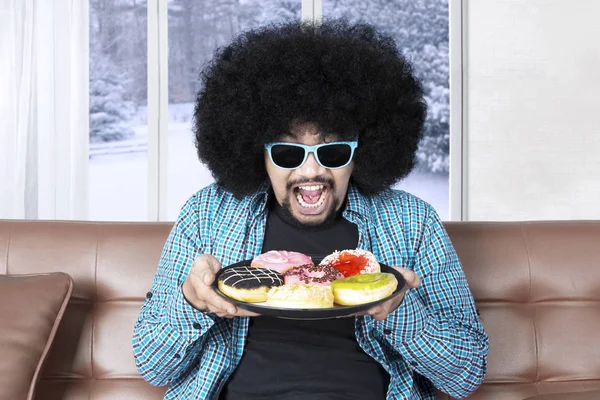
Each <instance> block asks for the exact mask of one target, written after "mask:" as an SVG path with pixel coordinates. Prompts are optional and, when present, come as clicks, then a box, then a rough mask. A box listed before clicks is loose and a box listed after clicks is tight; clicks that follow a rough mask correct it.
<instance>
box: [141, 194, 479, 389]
mask: <svg viewBox="0 0 600 400" xmlns="http://www.w3.org/2000/svg"><path fill="white" fill-rule="evenodd" d="M267 196H268V186H267V185H265V186H264V187H263V188H262V189H261V190H260V191H258V192H257V193H255V194H254V195H251V196H247V197H245V198H243V199H236V198H234V197H233V196H232V195H231V194H230V193H228V192H226V191H224V190H223V189H221V188H219V187H218V186H216V185H212V186H209V187H207V188H204V189H202V190H201V191H199V192H198V193H197V194H196V195H194V196H192V197H191V198H190V199H189V200H188V201H187V203H186V204H185V205H184V207H183V208H182V210H181V213H180V215H179V218H178V219H177V221H176V223H175V225H174V227H173V229H172V231H171V233H170V235H169V238H168V240H167V242H166V244H165V247H164V250H163V252H162V256H161V259H160V263H159V266H158V270H157V273H156V276H155V278H154V283H153V285H152V288H151V295H150V294H149V295H148V296H147V299H146V301H145V302H144V304H143V306H142V309H141V313H140V316H139V318H138V320H137V322H136V323H135V328H134V336H133V350H134V355H135V361H136V365H137V368H138V370H139V372H140V374H141V375H142V376H143V377H144V379H146V380H147V381H148V382H150V383H151V384H153V385H159V386H162V385H169V388H168V390H167V393H166V396H165V399H216V398H218V393H219V392H220V390H221V388H222V387H223V385H224V384H225V382H226V380H227V379H228V377H229V376H230V375H231V374H232V373H233V371H234V370H235V368H236V366H237V365H238V363H239V361H240V359H241V357H242V354H243V351H244V343H245V339H246V334H247V332H248V318H245V317H244V318H242V317H237V318H233V319H222V318H219V317H217V316H215V315H214V314H211V313H203V312H200V311H197V310H196V309H194V308H192V307H191V306H190V305H189V304H188V303H187V302H186V300H185V298H184V297H183V293H182V290H181V285H182V284H183V282H184V280H185V279H186V277H187V275H188V272H189V270H190V267H191V265H192V262H193V261H194V258H195V257H196V256H198V255H200V254H212V255H213V256H215V257H216V258H217V259H218V260H219V261H221V263H222V264H223V265H229V264H233V263H234V262H237V261H240V260H244V259H250V258H253V257H254V256H257V255H258V254H260V253H261V250H262V242H263V237H264V231H265V225H266V220H267ZM344 217H345V218H346V219H348V220H349V221H351V222H352V223H354V224H356V225H357V226H358V231H359V242H358V248H360V249H366V250H369V251H371V252H373V254H374V255H375V256H376V257H377V259H378V260H379V261H381V262H382V263H384V264H386V265H395V266H402V267H404V268H407V269H412V270H414V271H415V272H416V273H417V274H418V275H419V276H420V277H421V279H422V284H421V286H420V287H419V288H417V289H411V290H409V291H408V292H407V293H406V295H405V299H404V301H403V303H402V304H401V306H400V307H399V308H398V309H397V310H395V311H394V312H392V313H391V314H389V315H388V317H387V319H386V320H384V321H377V320H374V319H373V318H371V317H369V316H365V317H357V318H356V323H355V327H356V328H355V329H356V338H357V341H358V344H359V345H360V347H361V348H362V349H363V350H364V351H365V352H366V353H367V354H368V355H370V356H371V357H373V358H374V359H375V360H377V361H378V362H379V363H380V364H381V365H382V366H383V367H384V368H385V370H386V371H387V372H388V373H389V374H390V385H389V388H388V394H387V399H435V396H434V393H433V386H435V387H437V388H438V389H440V390H442V391H444V392H446V393H449V394H450V395H451V396H454V397H458V398H462V397H466V396H468V395H469V394H470V393H471V392H473V391H474V390H475V389H476V388H477V387H478V386H479V385H480V384H481V382H482V380H483V377H484V375H485V367H486V359H487V351H488V345H489V342H488V337H487V335H486V334H485V332H484V330H483V327H482V325H481V321H480V320H479V318H478V316H477V312H476V309H475V305H474V302H473V297H472V295H471V292H470V290H469V287H468V284H467V281H466V279H465V276H464V273H463V271H462V269H461V266H460V262H459V260H458V258H457V255H456V253H455V251H454V248H453V247H452V244H451V242H450V240H449V238H448V236H447V234H446V231H445V230H444V228H443V226H442V223H441V221H440V219H439V217H438V215H437V214H436V212H435V211H434V210H433V208H432V207H431V206H430V205H428V204H427V203H425V202H424V201H422V200H420V199H418V198H417V197H415V196H412V195H410V194H408V193H406V192H403V191H396V190H388V191H385V192H383V193H381V194H379V195H377V196H364V195H362V194H360V193H359V192H358V191H357V190H356V189H355V188H353V187H352V186H350V188H349V191H348V201H347V206H346V209H345V211H344ZM432 385H433V386H432Z"/></svg>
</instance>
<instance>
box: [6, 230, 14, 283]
mask: <svg viewBox="0 0 600 400" xmlns="http://www.w3.org/2000/svg"><path fill="white" fill-rule="evenodd" d="M13 225H14V224H9V225H8V243H6V264H4V265H6V275H9V273H8V254H9V253H10V242H11V241H12V233H13Z"/></svg>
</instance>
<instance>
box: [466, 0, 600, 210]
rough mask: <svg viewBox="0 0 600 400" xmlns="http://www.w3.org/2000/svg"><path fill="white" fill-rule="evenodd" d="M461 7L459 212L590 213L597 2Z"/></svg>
mask: <svg viewBox="0 0 600 400" xmlns="http://www.w3.org/2000/svg"><path fill="white" fill-rule="evenodd" d="M466 13H467V16H466V19H465V23H466V38H465V41H464V46H465V51H466V52H467V53H466V54H467V56H466V65H465V66H466V76H465V84H466V92H465V95H466V105H465V107H466V108H465V113H466V119H465V121H464V123H465V126H466V135H467V149H466V153H467V155H466V167H467V169H466V180H467V182H466V183H467V198H466V201H467V205H466V206H467V218H466V219H468V220H556V219H600V22H599V21H600V0H576V1H571V0H469V1H467V9H466Z"/></svg>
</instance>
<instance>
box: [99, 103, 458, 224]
mask: <svg viewBox="0 0 600 400" xmlns="http://www.w3.org/2000/svg"><path fill="white" fill-rule="evenodd" d="M169 112H170V115H169V119H170V121H169V139H168V160H167V162H168V180H167V184H168V193H169V195H168V205H167V209H168V216H169V219H170V220H174V219H175V218H176V217H177V214H178V212H179V209H180V208H181V206H182V205H183V203H184V202H185V201H186V200H187V198H189V196H190V195H192V194H193V193H194V192H196V191H197V190H198V189H200V188H202V187H204V186H206V185H208V184H210V183H212V182H213V180H212V177H211V175H210V172H209V171H208V170H207V169H206V168H205V167H204V166H203V165H202V164H200V162H199V161H198V159H197V157H196V149H195V147H194V144H193V140H192V133H191V131H190V124H189V122H186V121H189V118H190V113H191V108H190V106H189V105H172V106H171V107H170V110H169ZM131 122H132V124H135V126H134V129H135V131H136V134H137V138H139V139H143V138H145V135H146V126H145V123H146V121H145V118H144V114H143V113H140V114H138V116H136V118H135V119H134V120H132V121H131ZM89 185H90V188H89V190H90V192H89V194H90V209H89V211H90V219H91V220H97V221H146V220H147V219H148V215H147V213H148V211H147V210H148V208H147V205H148V203H147V198H148V185H147V156H146V153H145V152H138V153H127V154H109V155H102V156H96V157H93V158H92V159H91V160H90V164H89ZM397 187H398V188H400V189H403V190H406V191H408V192H410V193H412V194H414V195H416V196H419V197H420V198H422V199H423V200H425V201H427V202H429V203H430V204H431V205H432V206H433V207H435V209H436V210H437V212H438V213H439V214H440V216H441V218H442V219H443V220H447V219H448V216H449V215H448V206H449V197H448V177H447V176H439V175H432V174H427V173H413V174H411V175H410V176H409V177H407V178H406V179H405V180H404V181H402V182H401V183H400V184H399V185H398V186H397Z"/></svg>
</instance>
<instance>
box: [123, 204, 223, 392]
mask: <svg viewBox="0 0 600 400" xmlns="http://www.w3.org/2000/svg"><path fill="white" fill-rule="evenodd" d="M195 200H196V199H195V197H192V198H191V199H190V200H189V201H188V202H187V203H186V204H185V205H184V207H183V208H182V211H181V213H180V215H179V218H178V219H177V221H176V222H175V225H174V226H173V229H172V230H171V233H170V235H169V237H168V239H167V242H166V244H165V246H164V249H163V252H162V255H161V258H160V261H159V265H158V270H157V272H156V275H155V277H154V282H153V284H152V288H151V290H150V292H148V294H147V295H146V300H145V301H144V304H143V305H142V309H141V312H140V315H139V318H138V319H137V321H136V323H135V326H134V331H133V353H134V358H135V363H136V366H137V368H138V371H139V372H140V374H141V375H142V377H143V378H144V379H145V380H146V381H148V382H149V383H151V384H153V385H156V386H163V385H167V384H169V383H170V382H171V381H172V380H174V379H176V378H178V377H179V376H181V375H182V374H183V373H185V372H186V371H188V370H189V369H190V368H191V367H192V366H193V363H194V361H195V360H197V359H198V354H199V353H200V352H201V351H202V345H203V343H204V339H205V338H206V335H207V333H208V331H209V329H210V328H211V327H212V326H213V325H214V324H215V320H218V318H217V317H216V316H215V317H214V318H215V320H214V319H213V318H212V317H211V314H209V313H203V312H200V311H198V310H196V309H195V308H193V307H192V306H191V305H190V304H189V303H188V302H187V300H186V299H185V297H184V296H183V291H182V284H183V282H184V280H185V279H186V277H187V274H188V272H189V270H190V268H191V266H192V263H193V261H194V259H195V258H196V256H197V255H199V254H202V250H203V249H202V244H201V240H200V238H199V234H198V232H199V229H198V223H199V218H198V212H197V207H196V205H195Z"/></svg>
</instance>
